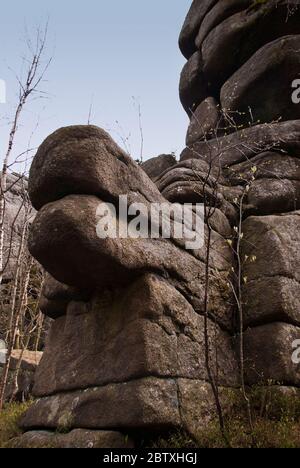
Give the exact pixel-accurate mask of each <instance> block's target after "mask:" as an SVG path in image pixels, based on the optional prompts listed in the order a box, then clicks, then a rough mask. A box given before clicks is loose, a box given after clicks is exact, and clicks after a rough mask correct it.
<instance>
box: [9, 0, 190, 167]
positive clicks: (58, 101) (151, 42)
mask: <svg viewBox="0 0 300 468" xmlns="http://www.w3.org/2000/svg"><path fill="white" fill-rule="evenodd" d="M190 4H191V0H151V2H148V1H146V0H126V1H125V0H85V1H84V2H79V1H75V2H74V1H71V0H60V1H58V0H43V1H37V0H26V2H22V1H19V0H18V1H17V0H10V1H9V2H5V3H4V4H3V5H2V9H1V18H2V21H1V28H0V39H1V46H2V47H1V52H0V79H4V80H6V83H7V103H6V105H3V104H0V117H1V120H0V125H1V126H0V151H1V154H3V151H4V148H5V143H6V137H7V130H8V126H7V120H6V118H7V117H9V116H11V115H12V110H13V106H14V103H15V101H16V90H17V88H16V81H15V78H14V74H13V73H12V71H11V69H13V70H15V71H16V72H19V71H20V66H21V63H22V54H23V53H24V51H26V44H25V42H24V37H25V28H26V27H27V30H28V31H29V33H30V34H31V35H32V36H34V31H35V28H36V26H38V25H39V24H43V23H45V22H46V20H47V17H49V21H50V22H49V35H48V50H47V55H48V56H53V61H52V64H51V67H50V69H49V71H48V73H47V82H45V83H43V86H42V88H43V90H45V91H47V93H48V94H49V97H48V99H46V100H43V101H35V102H31V103H30V104H29V105H28V106H27V108H26V112H25V113H24V115H23V119H22V127H21V129H20V133H19V137H18V144H17V146H16V148H15V152H20V151H22V150H24V149H26V147H27V144H28V140H29V137H30V134H31V132H32V131H33V129H34V128H35V127H36V125H37V122H38V128H37V129H36V130H35V132H34V134H33V137H32V142H31V146H38V145H39V144H40V143H41V142H42V140H43V139H44V138H45V137H46V136H47V135H48V134H49V133H51V132H52V131H54V130H56V129H57V128H59V127H61V126H66V125H71V124H86V123H87V121H88V114H89V107H90V103H91V101H92V102H93V112H92V123H94V124H96V125H99V126H101V127H103V128H105V129H107V130H109V131H110V132H111V134H112V136H113V137H114V138H115V139H116V140H119V136H118V133H121V134H122V135H123V137H127V136H128V135H129V134H130V138H129V145H130V148H131V153H132V156H133V157H139V153H140V132H139V119H138V110H137V102H139V103H140V105H141V109H142V127H143V134H144V158H145V159H147V158H149V157H153V156H156V155H158V154H161V153H164V152H176V153H177V155H179V154H180V151H181V150H182V149H183V147H184V140H185V134H186V129H187V125H188V119H187V117H186V115H185V112H184V110H183V109H182V107H181V105H180V102H179V97H178V82H179V75H180V71H181V69H182V66H183V64H184V58H183V57H182V56H181V54H180V51H179V49H178V45H177V43H178V35H179V32H180V28H181V25H182V23H183V21H184V18H185V15H186V13H187V11H188V8H189V6H190ZM133 97H134V98H135V102H136V104H134V100H133ZM116 121H118V122H119V124H117V123H116Z"/></svg>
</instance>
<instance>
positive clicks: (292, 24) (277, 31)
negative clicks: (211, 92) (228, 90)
mask: <svg viewBox="0 0 300 468" xmlns="http://www.w3.org/2000/svg"><path fill="white" fill-rule="evenodd" d="M295 3H296V2H291V1H282V2H278V0H270V1H267V2H260V3H257V4H256V5H254V6H253V8H249V9H247V10H244V11H242V12H240V13H237V14H235V15H233V16H230V17H229V18H227V19H226V20H224V21H222V22H221V23H220V24H219V25H218V26H216V27H215V28H214V29H213V30H212V31H211V32H210V33H209V34H208V36H207V37H206V39H205V40H204V42H203V44H202V57H203V72H204V74H205V76H206V77H207V80H208V81H210V82H211V83H212V84H213V86H214V87H215V89H220V88H221V86H222V85H223V84H224V83H225V82H226V81H227V79H228V78H229V77H230V76H231V75H233V73H234V72H235V71H236V70H238V69H239V68H240V67H241V66H242V65H243V64H244V63H245V62H246V61H247V60H248V59H249V58H250V57H251V56H252V55H253V54H254V53H255V52H256V51H257V50H258V49H260V48H261V47H262V46H263V45H265V44H267V43H268V42H271V41H273V40H275V39H277V38H279V37H283V36H287V35H291V34H298V33H299V18H300V10H299V9H297V10H296V11H295V12H294V14H292V15H290V16H288V8H287V5H292V4H293V5H295ZM237 44H239V47H237ZM225 57H226V60H224V58H225Z"/></svg>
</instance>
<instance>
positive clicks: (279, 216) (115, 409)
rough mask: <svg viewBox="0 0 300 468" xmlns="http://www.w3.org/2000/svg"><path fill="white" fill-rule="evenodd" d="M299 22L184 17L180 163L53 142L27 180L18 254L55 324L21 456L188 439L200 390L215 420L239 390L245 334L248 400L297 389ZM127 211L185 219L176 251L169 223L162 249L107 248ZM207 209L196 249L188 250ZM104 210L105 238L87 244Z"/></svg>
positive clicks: (213, 7) (280, 13) (87, 139)
mask: <svg viewBox="0 0 300 468" xmlns="http://www.w3.org/2000/svg"><path fill="white" fill-rule="evenodd" d="M296 6H297V5H296V4H295V2H288V1H278V0H274V1H273V0H270V1H268V2H254V3H253V2H252V1H247V0H230V1H229V0H228V2H217V1H216V0H213V1H212V0H201V1H198V0H194V1H193V3H192V6H191V10H190V12H189V14H188V16H187V19H186V21H185V24H184V27H183V30H182V33H181V37H180V47H181V49H182V51H183V53H184V55H185V56H186V58H187V60H188V62H187V64H186V65H185V67H184V70H183V72H182V75H181V81H180V96H181V100H182V103H183V106H184V108H185V110H186V111H187V113H188V114H189V115H190V117H191V124H190V126H189V129H188V135H187V145H188V146H187V148H186V149H185V150H184V151H183V154H182V156H181V161H180V162H179V163H177V162H176V161H175V160H174V158H173V157H172V156H168V155H162V156H160V157H158V158H155V159H153V160H150V161H147V162H146V163H145V164H144V165H142V167H141V166H138V165H137V164H136V163H134V161H133V160H132V159H131V158H130V157H129V156H128V155H127V154H125V153H124V152H123V151H122V150H121V149H120V148H119V147H118V146H117V145H116V144H115V143H114V142H113V140H112V139H111V138H110V136H109V135H108V134H107V133H106V132H104V131H103V130H101V129H99V128H97V127H93V126H76V127H68V128H63V129H60V130H58V131H57V132H55V133H54V134H53V135H51V136H50V137H48V138H47V140H46V141H45V142H44V143H43V144H42V145H41V147H40V149H39V150H38V153H37V155H36V157H35V159H34V161H33V164H32V168H31V174H30V180H29V193H30V197H31V200H32V203H33V205H34V207H35V208H36V209H37V210H38V214H37V216H36V219H35V221H34V223H33V226H32V229H31V235H30V240H29V248H30V251H31V253H32V254H33V256H34V257H35V258H36V259H37V260H38V261H39V262H40V263H41V264H42V265H43V266H44V268H45V269H46V270H47V272H48V277H47V279H46V283H45V286H44V290H43V294H42V298H41V308H42V310H43V312H44V313H45V314H46V315H48V316H49V317H51V318H53V319H54V323H53V326H52V330H51V333H50V334H49V337H48V343H47V347H46V351H45V353H44V356H43V358H42V361H41V364H40V366H39V368H38V371H37V374H36V378H35V385H34V394H35V396H36V397H38V400H37V401H36V403H35V404H34V405H33V406H32V407H31V408H30V410H29V411H28V412H27V413H26V414H25V416H24V418H23V420H22V427H23V428H24V429H25V430H26V431H32V430H34V429H36V428H41V429H44V430H45V431H46V432H43V433H35V432H28V433H27V434H25V436H23V441H24V444H25V445H26V444H28V443H29V444H30V443H31V441H33V443H37V444H42V443H44V442H43V441H49V439H51V441H53V440H55V437H54V435H53V434H54V432H55V431H56V430H57V429H61V428H63V429H64V430H69V431H70V433H69V434H68V435H67V436H66V437H64V438H62V437H61V438H60V439H59V440H55V445H56V446H65V445H70V446H73V445H72V444H75V445H76V444H77V443H79V445H80V444H81V445H80V446H82V444H83V445H84V444H85V443H86V441H88V440H90V437H92V441H95V443H96V444H100V446H101V444H106V445H107V444H111V446H112V447H115V446H116V445H114V444H116V443H117V444H118V443H120V447H123V442H122V440H121V439H120V434H119V432H115V433H114V437H112V436H111V435H110V436H109V437H108V438H107V437H106V436H104V435H103V434H104V433H102V432H99V431H116V430H118V431H121V433H123V434H127V433H128V432H129V433H130V434H133V435H138V434H140V433H146V434H147V433H153V432H161V431H168V430H170V429H179V428H184V429H185V430H186V431H187V432H189V433H190V434H192V435H196V434H197V431H198V430H199V428H200V427H203V426H205V425H206V424H207V422H208V420H209V418H210V417H211V416H212V414H213V408H214V399H213V392H212V388H211V385H210V383H209V381H210V374H212V375H213V376H214V378H215V379H216V380H217V383H218V385H219V386H220V389H221V390H220V397H221V400H222V402H223V404H224V405H225V407H228V406H229V407H230V398H229V397H228V393H227V392H230V391H231V392H232V389H234V388H237V389H238V387H239V385H240V375H239V358H240V356H239V349H240V346H239V344H240V339H241V337H240V336H238V335H237V330H240V325H242V326H243V327H244V329H245V336H244V338H245V340H244V348H245V374H246V375H245V377H246V381H247V383H248V384H250V385H252V384H258V383H259V384H267V383H269V382H270V380H274V381H275V383H276V384H277V383H278V384H280V385H284V386H287V387H288V386H291V387H298V386H300V370H299V365H297V364H295V363H294V362H293V360H292V354H293V349H294V347H293V346H294V342H295V341H296V340H297V339H300V311H299V307H298V306H299V304H298V303H299V300H298V297H299V283H300V278H299V265H300V257H299V252H298V245H299V240H300V239H299V226H300V215H299V213H300V211H299V210H300V207H299V196H300V185H299V183H300V172H299V151H300V120H299V108H296V107H295V104H293V102H292V99H291V95H290V99H289V98H288V96H289V95H288V93H289V92H291V85H292V83H291V80H292V79H293V75H294V74H297V67H298V61H299V60H298V59H299V58H298V54H297V53H296V52H295V51H296V50H297V47H298V42H299V36H298V34H300V26H299V25H300V22H299V19H300V16H299V15H300V10H298V9H297V8H295V7H296ZM236 44H239V47H238V48H237V47H236ZM299 71H300V70H299ZM299 71H298V72H299ZM278 73H279V74H278ZM274 74H275V75H276V76H279V78H278V80H277V81H275V80H274V78H273V77H274V76H275V75H274ZM295 78H296V77H295ZM269 80H274V83H273V84H274V86H273V87H271V86H270V87H269V84H268V85H266V83H269ZM266 87H267V89H266ZM279 87H280V89H279ZM282 89H284V92H283V91H281V90H282ZM253 90H255V92H254V91H253ZM256 91H257V92H256ZM278 94H279V95H280V96H279V98H277V95H278ZM249 106H251V109H250V110H249V109H248V107H249ZM225 107H226V109H224V108H225ZM245 112H246V113H245ZM275 119H278V121H276V122H274V120H275ZM124 196H126V197H127V201H128V204H129V205H132V204H134V206H135V207H136V206H137V204H139V207H140V208H139V212H140V211H141V209H142V208H141V206H143V209H144V210H145V211H144V212H143V216H144V217H145V216H148V217H150V218H149V219H150V220H153V212H152V211H151V207H153V205H157V204H164V205H165V206H166V207H167V208H168V209H169V210H171V208H173V209H174V205H173V204H174V203H175V204H177V205H176V206H177V207H179V206H181V205H183V204H187V203H188V204H190V207H189V209H190V211H189V213H190V215H191V217H190V218H189V222H188V223H187V226H186V230H185V231H184V233H183V236H182V237H181V238H178V237H177V236H176V235H175V231H176V228H178V223H179V222H178V219H177V218H176V214H175V212H173V214H172V216H171V219H170V236H168V238H164V236H162V235H161V233H162V232H163V219H161V218H159V219H158V221H157V227H158V232H159V236H157V237H155V236H154V237H153V236H152V237H151V236H148V237H147V236H145V237H143V238H139V236H135V237H134V236H133V237H130V236H128V235H127V236H122V235H120V232H122V233H124V232H125V231H127V230H128V229H129V226H130V222H131V218H130V217H129V219H127V218H124V216H123V214H124V213H122V209H121V207H120V206H118V202H119V200H120V197H124ZM203 202H205V205H206V224H207V225H206V226H204V227H203V232H202V244H201V245H198V246H197V247H195V248H193V249H188V248H187V244H186V241H187V239H190V238H191V234H192V233H193V232H194V227H195V225H196V224H197V221H198V220H199V214H198V213H196V211H195V204H196V203H203ZM108 204H110V205H109V206H110V208H109V209H108V208H107V207H108ZM191 204H194V208H193V207H191ZM105 209H106V214H107V212H109V213H110V222H111V223H112V225H113V226H114V227H115V228H118V229H117V231H118V233H119V235H117V236H113V235H110V236H102V235H99V230H98V227H97V226H98V223H99V221H101V220H102V218H103V217H104V216H105ZM207 210H208V211H207ZM208 212H209V213H210V215H209V218H208V215H207V213H208ZM99 213H101V214H99ZM134 214H136V212H134V213H131V215H132V216H133V215H134ZM200 218H201V215H200ZM203 218H204V216H203V213H202V221H203ZM142 219H143V218H140V223H141V225H142V224H143V223H142ZM149 219H147V226H148V221H149ZM208 221H209V222H208ZM207 222H208V223H207ZM179 224H180V223H179ZM204 224H205V223H204ZM202 225H203V223H202ZM143 226H144V228H145V225H143ZM238 240H239V242H238ZM208 246H209V247H210V249H209V250H208ZM208 251H209V256H208V255H207V254H208ZM238 260H240V261H238ZM238 265H240V266H241V268H240V269H239V268H238ZM238 275H239V278H240V279H241V282H242V283H243V285H242V289H241V290H240V291H238V292H239V293H241V297H242V303H241V304H240V305H242V309H243V323H242V324H240V323H239V320H238V319H237V305H238V304H237V303H236V300H235V298H236V297H237V294H236V292H237V290H236V283H237V278H238ZM207 280H208V290H207V288H206V284H207ZM207 292H208V301H206V296H207V295H206V293H207ZM206 305H207V307H206ZM209 371H210V372H209ZM237 391H239V390H237ZM82 428H84V429H85V430H87V429H88V431H87V432H85V433H84V434H83V436H82V433H81V432H80V431H81V430H82ZM49 431H52V432H50V433H49ZM78 431H79V432H78ZM90 431H94V432H90ZM74 434H75V436H74ZM105 434H107V433H105ZM109 434H111V432H109ZM73 436H74V437H73ZM77 436H78V437H77ZM102 436H103V437H104V439H103V438H102ZM111 437H112V438H111ZM77 440H78V441H79V442H77ZM103 440H104V441H105V442H103ZM116 441H119V442H116ZM15 443H16V444H20V443H22V439H21V441H20V440H19V441H15ZM106 445H105V446H106Z"/></svg>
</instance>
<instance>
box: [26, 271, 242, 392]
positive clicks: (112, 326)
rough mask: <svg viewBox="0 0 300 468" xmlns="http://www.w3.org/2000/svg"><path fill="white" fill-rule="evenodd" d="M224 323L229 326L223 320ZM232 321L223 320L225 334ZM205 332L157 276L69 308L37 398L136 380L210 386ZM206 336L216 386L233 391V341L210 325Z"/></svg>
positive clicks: (41, 371) (40, 376)
mask: <svg viewBox="0 0 300 468" xmlns="http://www.w3.org/2000/svg"><path fill="white" fill-rule="evenodd" d="M217 312H220V311H217ZM222 320H223V323H224V325H226V321H225V317H223V318H222V317H220V321H222ZM231 320H232V319H231V317H228V318H227V326H229V327H230V326H231ZM204 332H205V328H204V319H203V317H201V316H200V315H198V314H197V313H196V312H195V311H194V310H193V308H192V306H191V305H190V304H189V302H188V300H187V299H185V298H184V297H183V296H182V295H181V294H180V293H179V292H178V291H176V289H175V288H174V287H172V286H170V284H168V282H167V281H166V280H163V279H161V278H159V277H158V276H155V275H147V276H145V277H142V278H141V279H140V280H137V281H136V282H135V283H133V284H132V285H131V286H130V287H129V288H128V289H126V290H115V293H114V295H112V294H111V293H109V292H107V293H106V294H105V295H103V294H101V295H99V296H95V297H94V298H93V299H92V301H90V302H89V303H80V302H71V303H70V305H69V306H68V309H67V315H66V316H65V317H62V318H60V319H58V320H56V321H55V322H54V324H53V326H52V330H51V332H50V335H49V338H48V343H47V347H46V350H45V353H44V356H43V359H42V362H41V364H40V366H39V368H38V371H37V374H36V378H35V386H34V394H35V395H36V396H38V397H41V396H46V395H50V394H57V393H59V392H65V391H75V390H78V389H84V388H91V387H100V386H104V385H108V384H110V383H111V382H114V383H118V382H119V383H122V382H128V381H132V380H134V379H137V378H139V377H140V376H144V377H151V376H154V375H155V376H157V377H159V378H162V379H163V378H164V377H168V378H170V379H172V378H179V377H183V378H187V379H188V378H193V379H195V380H207V379H208V376H207V370H206V362H205V346H204V338H205V335H204ZM207 333H208V335H209V341H210V347H211V366H212V370H214V372H217V370H216V369H214V365H213V363H214V356H215V353H216V352H217V353H218V356H219V367H220V371H219V381H220V384H223V385H235V384H236V382H237V368H236V363H235V356H234V353H233V351H232V347H231V341H230V337H229V336H228V334H227V333H226V332H224V331H222V330H221V329H220V328H219V327H218V326H217V325H215V324H214V323H213V322H212V321H210V320H209V323H208V330H207ZM62 349H63V350H64V352H63V353H61V352H60V350H62ZM91 356H93V359H91ZM129 356H130V359H129ZM96 363H97V364H96Z"/></svg>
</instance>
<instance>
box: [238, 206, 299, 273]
mask: <svg viewBox="0 0 300 468" xmlns="http://www.w3.org/2000/svg"><path fill="white" fill-rule="evenodd" d="M299 223H300V213H299V211H295V212H294V213H290V214H284V215H279V216H263V217H262V216H261V217H250V218H248V219H247V220H246V221H245V222H244V223H243V233H244V238H245V242H244V243H243V256H244V255H247V256H248V257H251V256H253V255H254V256H255V257H256V260H255V262H246V263H245V266H244V275H245V277H247V279H248V281H253V280H257V279H261V278H264V277H276V276H284V277H287V278H291V279H294V280H295V281H298V282H299V281H300V269H299V265H300V254H299V248H298V246H299V242H300V237H299V236H300V230H299V225H300V224H299Z"/></svg>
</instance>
